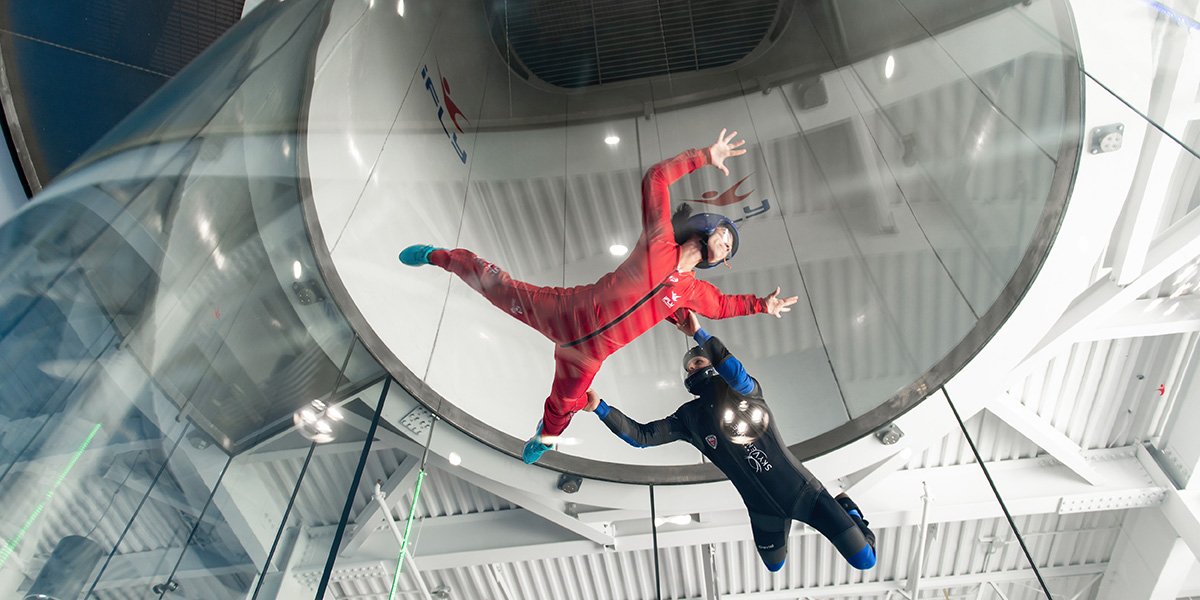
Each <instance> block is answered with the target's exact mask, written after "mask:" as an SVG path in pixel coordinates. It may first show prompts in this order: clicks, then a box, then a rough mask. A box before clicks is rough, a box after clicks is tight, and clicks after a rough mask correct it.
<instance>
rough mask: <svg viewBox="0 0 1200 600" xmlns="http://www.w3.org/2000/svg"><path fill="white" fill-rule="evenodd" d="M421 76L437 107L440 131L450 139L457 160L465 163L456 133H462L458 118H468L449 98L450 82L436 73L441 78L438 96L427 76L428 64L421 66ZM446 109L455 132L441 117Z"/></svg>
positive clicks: (465, 153)
mask: <svg viewBox="0 0 1200 600" xmlns="http://www.w3.org/2000/svg"><path fill="white" fill-rule="evenodd" d="M421 77H422V78H424V79H425V89H427V90H429V96H430V97H431V98H433V105H434V106H436V107H437V118H438V124H439V125H441V126H442V131H444V132H445V133H446V138H447V139H449V140H450V145H451V146H452V147H453V148H454V153H455V154H457V155H458V160H460V161H462V164H464V165H465V164H467V151H466V150H463V149H462V147H460V146H459V145H458V134H459V133H463V128H462V126H461V125H459V123H458V118H459V117H462V118H463V120H464V121H467V122H470V120H469V119H467V116H466V115H464V114H463V112H462V110H461V109H459V108H458V104H456V103H455V102H454V100H451V99H450V82H449V81H448V80H447V79H446V78H445V77H442V76H441V73H439V74H438V79H441V83H442V85H441V88H442V89H441V91H442V94H441V97H440V98H439V97H438V90H437V86H435V85H434V84H433V79H432V78H431V77H430V76H429V66H428V65H422V66H421ZM447 109H448V110H449V112H450V122H451V124H453V125H454V128H455V129H457V130H458V131H457V132H454V131H450V128H448V127H446V120H445V119H444V118H443V117H445V116H446V112H447Z"/></svg>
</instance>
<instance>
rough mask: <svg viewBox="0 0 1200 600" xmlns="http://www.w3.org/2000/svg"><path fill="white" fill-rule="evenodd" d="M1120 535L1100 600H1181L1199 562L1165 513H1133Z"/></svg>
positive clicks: (1151, 511)
mask: <svg viewBox="0 0 1200 600" xmlns="http://www.w3.org/2000/svg"><path fill="white" fill-rule="evenodd" d="M1119 535H1120V538H1119V539H1118V542H1117V544H1116V545H1115V547H1114V549H1113V554H1112V556H1111V557H1110V558H1109V561H1108V568H1107V569H1106V570H1105V574H1104V579H1103V581H1102V582H1101V584H1100V590H1099V593H1098V594H1097V599H1098V600H1125V599H1126V598H1144V599H1145V600H1175V598H1178V597H1179V592H1180V590H1181V589H1182V588H1183V583H1184V581H1185V580H1186V579H1187V576H1188V572H1189V571H1191V568H1192V565H1194V564H1196V559H1195V558H1194V557H1193V556H1192V553H1191V551H1189V550H1188V547H1187V545H1186V544H1184V542H1183V540H1181V539H1180V538H1179V535H1178V534H1177V533H1176V532H1175V530H1174V529H1173V528H1172V526H1171V523H1170V522H1169V521H1168V520H1167V518H1166V517H1165V515H1164V514H1163V511H1161V510H1158V509H1157V508H1149V509H1143V510H1136V511H1131V512H1130V513H1129V515H1128V516H1127V517H1126V518H1125V522H1124V523H1123V524H1122V525H1121V532H1120V534H1119Z"/></svg>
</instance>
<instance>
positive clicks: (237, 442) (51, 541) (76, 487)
mask: <svg viewBox="0 0 1200 600" xmlns="http://www.w3.org/2000/svg"><path fill="white" fill-rule="evenodd" d="M327 12H328V5H327V4H325V3H321V2H314V1H303V0H300V1H295V2H288V3H286V4H278V5H276V6H273V7H272V8H271V9H270V10H265V9H264V10H261V11H258V12H256V13H255V14H254V17H253V18H251V19H248V21H247V22H245V23H243V24H242V25H243V26H242V27H239V28H237V29H236V32H235V33H234V34H231V35H229V36H227V37H225V38H223V39H222V41H221V42H220V43H219V44H218V45H217V46H216V47H215V48H213V50H212V52H210V53H208V54H206V55H205V56H204V58H202V59H200V60H199V61H197V63H196V64H195V65H193V67H192V68H191V69H189V70H187V71H186V73H185V74H183V75H182V76H181V77H180V78H178V79H176V80H174V81H172V82H171V83H170V84H168V85H167V86H166V87H165V88H164V89H163V90H162V91H161V93H160V94H158V95H157V96H155V97H154V98H153V99H152V100H151V101H150V102H149V103H148V104H147V106H145V107H144V108H143V110H141V111H139V112H137V113H135V114H134V115H132V116H130V117H129V118H128V119H126V121H125V122H123V123H122V124H121V126H119V127H118V128H117V129H116V130H114V131H113V132H111V133H110V134H109V135H108V136H107V137H106V138H104V140H103V141H102V142H101V143H100V145H99V146H98V147H97V149H96V150H95V151H94V152H92V153H91V154H90V155H89V156H88V157H87V158H85V159H84V160H83V161H81V162H80V163H78V164H76V165H74V166H73V167H72V168H71V169H70V170H69V171H68V172H67V173H66V174H64V175H63V176H62V177H60V178H59V179H58V180H56V182H55V184H54V185H52V186H50V187H48V188H47V189H46V190H44V192H43V193H42V194H41V195H40V196H39V197H38V199H37V201H36V202H34V203H32V204H31V205H29V206H28V207H27V208H25V210H23V211H21V212H20V213H18V214H17V215H16V216H15V217H14V218H13V219H12V220H10V221H8V222H7V223H5V224H4V226H3V228H0V265H3V266H2V267H0V315H2V316H0V365H3V366H2V367H0V372H2V373H3V376H2V377H0V407H2V408H0V411H2V412H3V418H0V427H2V431H3V435H2V436H0V440H2V442H0V495H2V496H3V498H4V499H5V502H6V504H7V506H8V507H9V509H10V510H9V511H6V516H5V517H4V518H3V519H0V537H2V538H3V540H4V543H3V546H2V547H0V572H2V573H3V574H4V577H3V579H4V581H3V583H0V595H3V596H4V597H24V596H23V595H19V594H18V592H20V593H21V594H33V595H34V596H36V594H39V593H40V594H43V595H42V596H37V597H72V598H74V597H76V596H78V595H79V594H82V593H85V592H90V594H88V595H89V597H97V598H131V597H162V596H163V595H164V594H170V593H171V592H172V591H175V590H185V591H183V592H180V594H183V595H179V596H178V597H189V598H193V597H194V598H200V597H203V598H245V597H247V593H248V592H249V591H251V590H252V589H253V586H254V584H255V581H256V580H257V574H258V573H260V572H261V571H263V565H264V564H266V560H267V555H268V552H269V551H270V549H271V547H272V543H273V541H274V540H275V539H276V529H277V525H278V523H279V521H280V519H281V518H283V516H284V513H285V507H287V506H288V504H287V497H286V496H285V497H283V498H281V499H280V498H276V497H274V496H273V495H272V493H271V492H270V491H269V490H267V489H266V488H265V487H264V486H265V485H266V484H267V483H268V482H269V481H270V480H268V479H263V478H262V477H260V476H258V475H256V473H255V470H256V468H258V467H256V464H258V463H259V462H261V459H257V460H247V459H242V458H240V457H239V458H236V459H235V458H234V457H235V456H237V455H238V454H239V453H242V452H244V451H246V450H248V449H250V448H256V447H257V448H261V447H262V446H263V444H264V443H265V442H269V441H271V440H273V439H274V438H275V436H278V435H280V434H282V433H284V432H286V431H288V430H290V429H291V428H292V426H293V419H294V415H296V414H299V413H297V411H298V410H300V409H304V408H306V407H308V408H311V402H312V401H313V400H314V399H320V400H322V401H324V402H327V403H328V402H340V401H342V400H345V399H348V398H353V397H354V396H353V394H354V393H356V392H357V391H359V390H361V389H362V388H363V387H365V386H367V385H369V384H371V383H373V382H375V381H377V380H379V379H380V378H381V377H382V376H383V372H382V370H381V369H380V368H379V367H378V365H377V364H376V363H375V361H374V360H372V359H371V358H370V356H369V355H368V354H367V353H366V352H365V350H364V348H363V347H362V346H361V344H360V343H359V342H358V341H357V337H356V336H355V334H354V332H353V331H352V330H351V328H350V327H349V326H348V324H347V323H346V321H345V320H344V319H343V318H342V316H341V313H340V311H339V310H338V308H337V306H336V305H335V304H334V303H333V301H332V299H331V297H330V294H329V293H328V292H327V291H326V290H325V288H324V285H323V284H322V278H321V277H320V275H319V274H318V272H317V262H316V260H315V258H314V256H313V254H312V252H311V249H310V246H309V241H308V238H307V236H306V235H305V230H304V226H303V219H302V214H301V205H300V197H299V193H300V190H299V186H298V184H297V182H298V178H299V175H300V170H299V165H298V162H297V152H296V148H297V145H298V141H299V140H298V136H297V132H298V131H299V129H300V128H299V126H298V123H299V121H300V118H301V115H302V114H303V113H304V110H305V107H304V98H305V96H304V90H305V89H306V87H307V85H306V83H305V82H306V80H307V78H308V77H309V76H310V71H311V64H312V60H313V49H314V47H315V41H316V39H318V37H319V35H320V33H321V32H322V31H323V29H324V26H325V23H326V18H327ZM355 349H357V352H354V350H355ZM338 427H339V430H338V431H334V432H332V433H333V434H334V435H335V436H336V435H337V434H339V433H340V434H341V437H342V440H343V443H351V444H352V446H351V447H352V448H353V450H354V451H355V452H357V451H358V450H360V449H361V448H362V447H363V442H362V440H363V437H364V436H363V434H362V433H361V432H358V433H355V432H356V431H357V430H354V429H352V428H346V430H345V431H341V430H340V429H341V428H344V427H345V426H344V425H338ZM293 435H297V434H295V433H293ZM297 437H299V436H298V435H297ZM355 438H357V439H356V441H354V442H350V440H351V439H355ZM308 445H310V443H309V442H306V441H305V442H304V443H303V444H302V445H300V449H299V450H291V451H290V454H289V455H288V456H289V458H290V459H291V460H292V462H284V463H283V466H281V467H280V469H281V472H286V473H290V474H289V475H285V476H284V477H290V478H295V477H296V476H297V473H298V472H299V471H300V469H301V464H302V463H304V457H305V449H306V447H307V446H308ZM276 460H283V458H282V457H276ZM353 477H354V470H353V469H350V470H348V471H341V472H338V473H334V474H330V475H327V476H325V477H323V478H322V479H321V480H320V481H319V482H318V483H316V484H311V485H315V486H332V487H334V488H337V489H347V488H348V487H349V486H350V481H351V479H352V478H353ZM302 506H303V505H302ZM72 536H75V537H72ZM68 543H69V544H74V546H70V547H71V548H76V547H78V548H84V550H63V551H62V552H63V553H65V554H64V556H67V557H68V558H63V556H57V557H56V556H51V555H50V553H51V551H52V550H54V549H55V548H56V547H58V548H63V547H65V546H63V544H68ZM93 550H94V552H93ZM317 551H318V552H319V553H322V554H323V553H324V552H325V550H317ZM48 556H49V558H48ZM72 556H74V557H75V558H74V559H70V558H69V557H72ZM281 558H285V556H283V555H277V556H276V557H275V561H277V562H278V561H280V560H281ZM280 564H281V563H280ZM267 570H268V571H272V570H274V567H271V568H270V569H267ZM39 573H40V574H41V575H40V576H39ZM54 573H60V575H61V576H57V577H56V576H53V574H54ZM48 574H49V575H48ZM53 581H59V582H60V583H57V584H52V583H51V582H53ZM62 582H66V583H62ZM48 585H55V586H57V587H55V589H54V590H52V591H47V588H45V587H44V586H48ZM93 594H94V596H93Z"/></svg>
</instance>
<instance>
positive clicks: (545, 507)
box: [344, 411, 613, 546]
mask: <svg viewBox="0 0 1200 600" xmlns="http://www.w3.org/2000/svg"><path fill="white" fill-rule="evenodd" d="M344 412H345V413H346V418H345V420H344V422H345V423H346V424H348V425H350V426H352V427H355V428H358V429H361V430H363V431H366V429H367V428H368V427H369V426H370V423H368V422H367V421H366V419H364V418H362V417H360V416H358V415H356V414H353V413H351V412H349V411H344ZM443 427H445V425H443ZM375 435H376V436H377V437H378V439H379V441H380V442H382V443H384V444H386V445H387V447H391V448H399V449H401V450H403V451H405V452H407V453H408V454H410V455H413V456H420V455H421V454H422V451H423V450H424V448H423V447H422V446H421V445H420V444H417V443H416V442H414V441H412V440H410V439H408V438H406V437H404V436H401V435H398V434H396V433H395V432H392V431H390V430H388V429H385V428H382V427H381V428H378V429H376V434H375ZM428 460H429V462H430V463H433V464H435V466H438V467H439V468H441V469H442V470H443V471H445V472H446V473H447V474H450V475H453V476H454V477H457V478H459V479H462V480H463V481H466V482H467V483H470V484H471V485H474V486H476V487H479V488H481V489H484V490H486V491H488V492H491V493H492V494H495V495H497V496H499V497H501V498H504V499H505V500H508V501H509V502H512V503H513V504H516V505H519V506H521V507H524V508H525V509H526V510H528V511H529V512H530V513H532V514H536V515H538V516H540V517H542V518H543V519H545V520H547V521H549V522H551V523H554V524H555V525H558V526H559V527H562V528H563V529H566V530H568V531H570V532H572V533H574V534H576V535H578V536H582V537H583V538H585V539H588V540H591V541H592V542H593V543H596V544H600V545H602V546H607V545H611V544H612V543H613V538H612V536H611V535H609V534H607V533H605V532H603V531H601V530H600V529H598V528H596V527H593V526H591V525H589V524H587V523H584V522H583V521H580V520H579V519H577V518H575V517H574V516H571V515H568V514H567V513H566V504H567V503H566V502H560V501H558V500H557V499H554V498H548V497H544V496H535V495H533V494H530V493H528V492H525V491H522V490H518V489H517V488H514V487H511V486H508V485H505V484H503V483H500V482H498V481H495V480H493V479H489V478H488V477H484V476H483V475H480V474H478V473H475V472H474V471H471V470H469V469H455V468H454V467H453V466H452V465H450V463H449V462H448V461H446V459H445V458H443V457H441V456H439V455H436V454H434V453H432V452H431V453H430V454H429V458H428Z"/></svg>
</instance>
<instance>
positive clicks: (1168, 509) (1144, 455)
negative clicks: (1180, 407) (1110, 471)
mask: <svg viewBox="0 0 1200 600" xmlns="http://www.w3.org/2000/svg"><path fill="white" fill-rule="evenodd" d="M1137 456H1138V460H1139V461H1141V463H1142V465H1143V466H1144V467H1145V469H1146V472H1147V473H1148V474H1149V476H1150V477H1151V478H1152V479H1153V481H1154V482H1155V483H1156V484H1158V485H1160V486H1162V489H1163V490H1164V494H1165V497H1164V498H1163V502H1162V512H1163V515H1164V516H1166V518H1167V521H1168V522H1170V524H1171V526H1172V527H1173V528H1174V529H1175V532H1176V533H1178V534H1179V537H1180V538H1182V539H1183V542H1184V543H1185V544H1187V546H1188V548H1189V549H1191V551H1192V554H1193V555H1194V557H1195V558H1196V559H1197V560H1200V490H1182V491H1181V490H1177V489H1175V486H1174V484H1173V483H1172V482H1171V480H1170V477H1168V476H1167V473H1166V471H1164V470H1163V469H1162V467H1160V466H1159V465H1158V463H1157V462H1156V461H1155V460H1154V457H1153V456H1151V455H1150V451H1149V450H1146V449H1145V448H1139V449H1138V454H1137Z"/></svg>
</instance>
